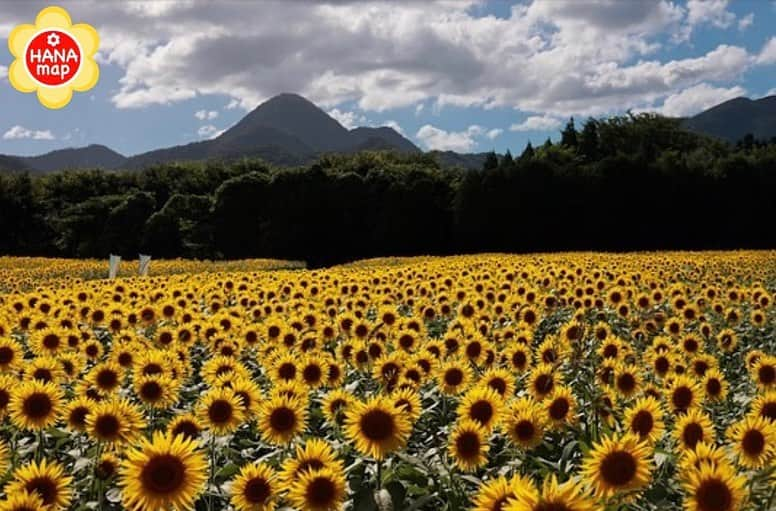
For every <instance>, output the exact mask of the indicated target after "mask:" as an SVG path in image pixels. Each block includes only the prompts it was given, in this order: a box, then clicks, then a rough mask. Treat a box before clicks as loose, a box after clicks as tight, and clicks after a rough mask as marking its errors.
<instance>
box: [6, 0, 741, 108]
mask: <svg viewBox="0 0 776 511" xmlns="http://www.w3.org/2000/svg"><path fill="white" fill-rule="evenodd" d="M145 3H148V2H145ZM145 3H142V4H145ZM477 3H478V0H468V1H439V2H432V1H428V2H418V1H414V0H402V1H399V0H396V1H384V0H374V1H370V2H357V3H356V2H350V1H333V2H329V3H324V2H302V1H295V2H289V1H271V0H266V1H262V2H234V3H230V4H229V8H223V7H222V6H220V5H216V4H215V3H212V2H196V1H187V2H180V3H165V4H163V5H162V4H160V5H159V6H156V5H154V6H151V5H148V6H145V5H141V3H126V2H94V3H92V4H90V8H89V20H88V21H89V22H90V23H92V24H93V25H95V26H97V27H98V29H99V31H100V36H101V46H100V52H99V54H98V58H99V60H100V62H103V63H110V64H112V65H114V66H116V68H118V69H119V70H120V72H121V73H123V76H122V77H121V79H120V82H119V86H118V88H117V90H116V91H115V92H114V93H113V96H112V98H111V99H112V101H113V103H114V104H115V105H116V106H117V107H119V108H142V107H148V106H152V105H158V104H170V103H176V102H181V101H185V100H189V99H191V98H194V97H198V96H200V95H209V94H220V95H224V96H226V97H228V98H229V99H230V100H232V101H231V102H230V103H229V104H228V105H227V108H237V107H239V108H242V109H246V110H249V109H251V108H253V107H255V106H256V105H257V104H258V103H259V102H261V101H263V100H266V99H267V98H269V97H270V96H273V95H275V94H277V93H280V92H289V91H290V92H298V93H301V94H303V95H305V96H306V97H308V98H309V99H311V100H312V101H314V102H315V103H317V104H319V105H322V106H323V107H324V108H325V109H326V110H330V109H333V108H337V107H338V108H340V109H342V105H343V104H355V105H356V108H357V109H358V111H361V112H364V114H365V115H367V116H368V115H369V112H373V111H376V112H382V111H386V110H389V109H392V108H397V107H409V108H414V109H416V110H417V113H420V111H422V109H423V108H425V107H422V106H419V105H427V106H428V107H429V109H431V108H433V109H435V110H436V109H440V108H444V107H445V106H447V105H457V106H462V107H485V108H492V107H511V108H517V109H520V110H522V111H525V112H538V113H540V114H546V115H562V116H565V115H571V114H574V115H580V116H584V115H601V114H605V113H609V112H615V111H622V110H624V109H626V108H632V107H633V106H634V105H638V104H654V102H655V101H658V100H659V99H660V98H664V97H666V96H667V95H671V94H675V93H678V92H680V91H681V90H683V89H685V88H688V87H692V86H693V85H697V84H698V83H703V82H709V83H714V82H719V81H726V80H729V79H730V77H734V78H735V79H738V77H739V76H740V74H741V73H742V72H744V71H746V69H748V66H749V65H751V61H752V59H751V58H750V56H749V55H748V53H747V52H746V50H744V49H743V48H736V47H733V46H724V47H720V48H723V49H722V50H720V48H718V49H717V50H714V51H711V52H708V53H706V54H703V53H699V52H698V51H696V50H694V49H692V48H690V51H692V53H691V56H690V57H689V58H684V59H680V60H674V61H671V60H670V58H668V57H665V56H664V54H662V53H658V51H659V50H660V49H661V48H663V47H664V45H665V44H666V43H665V39H666V37H667V36H668V37H670V34H673V33H677V32H679V31H680V30H681V28H682V27H685V26H689V24H690V23H692V24H693V26H697V25H698V24H711V25H712V26H714V25H716V26H724V25H725V24H729V25H730V26H735V19H732V20H731V18H730V12H729V11H728V9H727V7H728V3H727V2H724V1H720V0H711V1H709V2H700V3H699V2H691V3H690V4H688V5H687V7H686V8H685V7H684V5H683V4H682V3H680V2H677V1H674V0H645V1H635V0H634V1H627V0H599V1H581V0H550V1H538V0H537V1H532V2H528V1H526V2H522V3H518V4H517V5H515V6H514V7H512V9H511V11H510V12H509V15H508V16H506V17H496V16H484V17H482V16H479V14H478V12H481V10H478V9H472V6H473V5H475V4H477ZM155 4H156V3H155ZM268 12H271V13H272V15H271V16H267V13H268ZM30 16H33V17H34V12H33V9H31V8H30V7H29V6H28V5H27V3H23V2H2V3H0V19H3V20H9V23H10V22H12V23H22V22H28V20H29V19H30ZM289 27H292V28H293V29H289ZM0 28H2V27H0ZM331 34H336V35H337V37H330V35H331ZM310 41H315V44H311V43H310ZM742 62H743V64H742ZM516 77H519V79H516ZM715 85H719V84H718V83H716V84H715Z"/></svg>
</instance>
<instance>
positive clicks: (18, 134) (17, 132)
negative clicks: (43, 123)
mask: <svg viewBox="0 0 776 511" xmlns="http://www.w3.org/2000/svg"><path fill="white" fill-rule="evenodd" d="M54 138H55V137H54V134H53V133H51V131H49V130H31V129H27V128H25V127H24V126H19V125H18V124H17V125H16V126H13V127H11V128H10V129H9V130H8V131H6V132H5V133H3V139H4V140H21V139H30V140H54Z"/></svg>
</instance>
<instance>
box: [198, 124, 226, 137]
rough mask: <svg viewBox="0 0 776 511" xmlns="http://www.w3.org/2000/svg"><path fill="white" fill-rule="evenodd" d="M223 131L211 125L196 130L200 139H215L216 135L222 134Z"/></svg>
mask: <svg viewBox="0 0 776 511" xmlns="http://www.w3.org/2000/svg"><path fill="white" fill-rule="evenodd" d="M224 131H225V130H219V129H218V128H216V127H215V126H213V125H212V124H206V125H205V126H200V127H199V129H198V130H197V135H199V137H200V138H208V139H210V138H216V137H217V136H218V135H220V134H221V133H223V132H224Z"/></svg>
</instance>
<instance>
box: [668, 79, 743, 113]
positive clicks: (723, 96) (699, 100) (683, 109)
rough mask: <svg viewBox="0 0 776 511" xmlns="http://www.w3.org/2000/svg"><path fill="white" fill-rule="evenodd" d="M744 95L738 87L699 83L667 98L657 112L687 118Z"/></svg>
mask: <svg viewBox="0 0 776 511" xmlns="http://www.w3.org/2000/svg"><path fill="white" fill-rule="evenodd" d="M745 94H746V89H744V88H743V87H739V86H735V87H730V88H724V87H712V86H711V85H709V84H707V83H700V84H698V85H695V86H693V87H689V88H687V89H685V90H683V91H681V92H678V93H676V94H672V95H671V96H668V97H667V98H666V99H665V101H664V102H663V106H662V107H661V108H659V109H658V110H657V111H658V112H660V113H661V114H663V115H667V116H670V117H687V116H690V115H695V114H697V113H700V112H702V111H703V110H706V109H707V108H711V107H712V106H714V105H718V104H720V103H722V102H724V101H727V100H729V99H733V98H737V97H740V96H743V95H745Z"/></svg>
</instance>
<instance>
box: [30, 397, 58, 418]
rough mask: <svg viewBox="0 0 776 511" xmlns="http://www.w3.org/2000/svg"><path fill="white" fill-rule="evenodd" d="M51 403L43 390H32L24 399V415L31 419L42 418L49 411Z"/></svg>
mask: <svg viewBox="0 0 776 511" xmlns="http://www.w3.org/2000/svg"><path fill="white" fill-rule="evenodd" d="M52 407H53V403H52V402H51V398H50V397H49V396H48V394H46V393H45V392H33V393H32V394H30V395H29V396H27V399H25V400H24V405H23V409H24V415H26V416H27V417H29V418H31V419H42V418H44V417H46V416H48V414H49V413H51V409H52Z"/></svg>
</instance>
